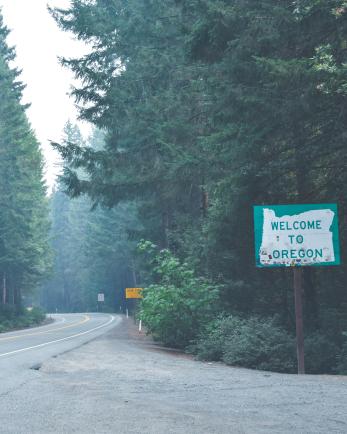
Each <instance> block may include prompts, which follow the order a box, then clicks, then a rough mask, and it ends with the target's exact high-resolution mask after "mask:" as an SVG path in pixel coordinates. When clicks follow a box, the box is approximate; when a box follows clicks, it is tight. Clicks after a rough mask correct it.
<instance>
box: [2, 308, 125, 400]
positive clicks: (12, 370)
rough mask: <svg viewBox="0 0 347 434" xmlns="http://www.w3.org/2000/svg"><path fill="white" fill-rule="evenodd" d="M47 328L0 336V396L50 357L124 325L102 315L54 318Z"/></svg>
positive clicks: (119, 319)
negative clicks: (119, 325)
mask: <svg viewBox="0 0 347 434" xmlns="http://www.w3.org/2000/svg"><path fill="white" fill-rule="evenodd" d="M51 317H52V318H53V319H54V322H53V323H51V324H48V325H45V326H41V327H35V328H31V329H25V330H19V331H14V332H10V333H1V334H0V396H1V395H4V394H6V393H7V392H8V391H10V390H12V389H13V388H15V387H18V385H20V384H21V383H23V382H25V381H26V378H27V376H28V374H29V373H30V368H33V369H38V368H39V367H40V365H41V364H42V363H43V362H45V361H46V360H48V359H49V358H51V357H56V356H57V355H59V354H62V353H65V352H67V351H70V350H72V349H74V348H78V347H79V346H81V345H83V344H84V343H86V342H88V341H90V340H92V339H94V338H96V337H98V336H100V335H102V334H103V333H105V332H107V331H109V330H110V329H111V328H113V327H115V326H116V325H118V324H119V323H120V322H121V318H120V317H116V316H113V315H109V314H102V313H85V314H82V313H81V314H54V315H51Z"/></svg>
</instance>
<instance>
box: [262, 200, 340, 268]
mask: <svg viewBox="0 0 347 434" xmlns="http://www.w3.org/2000/svg"><path fill="white" fill-rule="evenodd" d="M254 230H255V256H256V265H257V267H281V266H282V267H286V266H287V267H289V266H309V265H339V264H340V250H339V237H338V215H337V205H336V204H314V205H269V206H267V205H262V206H255V207H254Z"/></svg>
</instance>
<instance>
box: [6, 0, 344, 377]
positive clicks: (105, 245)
mask: <svg viewBox="0 0 347 434" xmlns="http://www.w3.org/2000/svg"><path fill="white" fill-rule="evenodd" d="M50 12H51V14H52V16H53V17H54V19H55V20H56V23H57V24H58V26H59V27H60V28H61V29H62V30H63V31H65V32H69V33H70V34H71V33H72V34H73V35H74V36H75V37H76V38H77V39H79V40H81V41H84V42H85V43H86V44H87V45H88V47H89V52H88V54H86V55H84V56H83V57H80V58H62V59H61V63H62V64H63V65H64V66H65V67H66V68H69V69H70V70H71V71H72V72H73V73H74V75H75V77H76V78H78V79H79V82H80V85H77V86H76V87H75V88H74V89H73V90H72V97H73V98H74V99H75V101H76V103H77V104H78V107H79V115H80V119H82V120H84V121H87V122H89V123H91V124H92V125H93V128H94V132H93V134H92V136H91V137H90V138H89V139H88V140H83V138H82V136H81V134H80V132H79V130H78V127H76V126H75V125H73V124H71V123H68V124H67V125H66V127H65V131H64V140H62V141H61V143H53V144H52V146H53V147H54V148H55V149H56V150H58V151H59V153H60V155H61V158H62V160H63V161H64V171H63V174H62V176H61V177H60V179H59V182H58V184H57V187H56V189H55V191H54V192H53V194H52V196H51V197H50V211H49V212H50V220H51V228H50V229H49V231H50V232H49V238H50V240H51V241H50V247H47V246H46V242H47V233H48V232H47V231H48V229H47V227H46V221H47V203H46V202H45V199H44V194H43V193H42V185H41V184H40V180H39V179H32V178H30V179H31V181H30V182H32V185H33V187H32V190H31V191H27V190H26V189H24V190H23V191H21V190H20V188H21V181H20V179H21V178H20V176H23V177H25V176H28V175H27V174H26V173H23V174H19V175H13V176H15V179H16V181H15V183H16V186H15V184H14V183H13V184H12V183H10V184H9V186H8V187H5V185H2V186H1V192H0V200H1V201H2V203H4V202H5V201H6V203H8V202H7V200H6V198H7V197H11V198H14V196H13V193H12V190H13V189H15V191H16V192H17V193H16V194H18V195H19V196H20V200H21V201H22V202H18V201H17V200H16V203H17V204H18V206H19V204H21V203H23V205H21V206H23V207H24V208H25V209H28V213H29V214H30V219H31V220H30V222H31V224H30V225H29V226H30V227H28V231H31V232H30V234H29V233H25V234H23V237H26V238H25V239H26V240H27V241H28V243H30V245H32V244H35V246H36V243H37V249H36V248H35V249H30V251H31V253H32V254H33V255H34V253H33V252H35V254H36V255H37V256H35V255H34V257H32V258H30V267H29V266H28V265H27V262H25V263H23V264H22V263H21V262H18V255H17V258H16V261H14V263H12V262H11V258H12V256H11V255H12V252H13V251H16V252H17V251H18V245H17V244H12V243H13V242H14V239H13V238H12V237H11V238H10V241H11V243H10V241H8V244H7V241H6V236H7V235H6V234H7V233H10V232H9V230H7V229H4V228H5V227H6V224H8V225H9V224H13V225H15V224H19V222H17V221H16V220H15V218H16V213H15V211H14V209H11V213H14V215H12V214H11V218H10V219H9V222H8V223H5V220H6V213H5V210H6V207H1V215H0V218H1V220H2V221H3V223H2V224H1V225H0V229H1V233H0V240H1V243H2V244H3V245H5V246H8V247H5V248H3V249H2V250H1V252H2V256H1V262H0V270H1V273H2V274H3V275H5V274H6V276H9V277H8V279H10V276H13V275H15V276H16V278H18V279H19V278H22V279H23V282H20V283H18V284H17V283H16V282H13V283H11V284H12V285H13V286H12V287H13V288H15V289H12V291H14V294H15V293H16V291H17V290H18V288H20V287H23V291H24V289H25V291H27V292H28V293H30V288H31V287H32V286H33V285H34V286H35V285H36V286H37V287H38V288H41V289H40V295H39V298H40V302H41V304H42V305H43V306H44V307H45V308H46V309H47V310H49V311H52V310H53V311H54V310H58V311H71V312H72V311H85V310H95V309H97V308H99V306H97V294H98V293H99V292H103V293H105V303H104V305H103V306H102V308H103V309H104V310H110V311H116V312H119V311H120V310H122V311H124V309H125V307H126V302H125V300H124V289H125V288H126V287H128V286H131V287H132V286H141V287H143V288H144V290H143V295H144V298H143V300H142V301H141V302H140V303H139V304H138V305H137V306H136V309H135V305H129V307H130V308H131V309H132V310H133V311H134V314H135V315H136V316H137V317H138V318H139V319H142V321H143V323H144V324H145V326H146V329H147V331H148V332H149V333H150V334H151V335H152V336H153V337H154V338H155V339H157V340H159V341H161V342H162V343H164V344H165V345H167V346H171V347H176V348H180V349H184V350H186V351H188V352H190V353H193V354H195V355H196V357H198V358H200V359H204V360H222V361H224V362H225V363H228V364H231V365H236V366H245V367H250V368H256V369H268V370H275V371H279V372H295V371H296V354H295V315H294V294H293V276H292V274H293V273H292V270H290V269H288V268H286V267H283V268H276V269H275V268H271V269H270V268H269V269H259V268H257V267H256V263H255V254H254V249H255V246H254V224H253V206H254V205H263V204H272V205H277V204H318V203H334V204H335V203H336V204H337V205H338V210H339V222H340V227H339V236H340V248H341V265H339V266H335V267H333V266H332V267H302V268H303V295H304V330H305V352H306V367H307V372H309V373H333V374H337V373H340V374H346V373H347V292H346V287H347V273H346V272H347V269H346V263H345V257H346V248H345V246H346V231H345V229H344V224H345V223H346V222H347V214H346V211H347V197H346V181H347V179H346V178H347V171H346V163H347V153H346V145H347V131H346V121H347V104H346V97H347V68H346V58H347V19H346V18H347V2H345V1H342V0H331V1H327V0H296V1H292V2H281V1H278V0H260V1H254V0H218V1H216V0H187V1H182V0H160V1H159V0H94V1H91V0H73V1H72V2H71V6H70V7H69V8H68V9H59V8H55V9H54V8H53V9H51V10H50ZM3 32H4V30H3ZM2 37H3V38H4V35H3V36H2ZM1 55H2V58H3V59H4V67H2V69H4V68H5V72H4V78H2V75H1V80H2V81H4V80H5V81H6V86H8V89H11V88H13V87H15V92H12V93H11V92H10V93H11V95H12V97H11V98H10V97H9V96H7V99H8V104H11V107H12V105H13V109H12V110H13V111H14V112H15V114H16V115H15V116H13V115H12V116H11V119H10V121H9V123H8V127H7V128H8V130H9V131H10V132H6V131H4V132H3V131H1V134H0V140H3V137H5V134H13V131H14V130H15V129H16V130H17V129H18V128H20V131H21V134H20V137H21V143H22V145H20V146H19V145H18V147H17V152H19V151H18V149H20V152H22V153H25V152H27V153H30V158H31V159H32V160H29V161H32V162H31V164H32V165H34V164H36V165H37V166H38V167H40V164H42V163H41V162H40V158H39V156H38V154H37V146H36V145H35V140H34V138H33V137H32V136H31V133H30V130H28V129H27V128H28V127H27V124H26V123H25V119H24V118H23V115H22V114H21V113H23V110H24V109H23V108H21V107H20V104H19V100H20V87H18V84H16V81H15V80H16V79H15V77H16V72H15V71H13V70H9V69H8V67H6V56H10V55H11V54H10V52H9V53H6V52H4V49H2V52H1ZM6 68H7V69H6ZM1 74H2V72H1ZM6 77H7V78H6ZM0 92H3V86H1V89H0ZM8 92H9V90H8ZM2 98H4V96H2ZM12 100H13V101H12ZM17 112H18V114H17ZM8 113H9V111H8V110H4V112H3V107H2V108H1V112H0V116H1V117H2V116H8ZM1 120H2V118H1ZM15 120H16V121H15ZM14 122H16V123H15V124H14ZM2 125H3V122H0V128H1V129H2V128H3V126H2ZM16 137H17V136H16ZM5 143H7V142H2V143H1V147H0V149H1V150H2V151H1V152H6V155H11V154H10V152H13V149H12V148H11V149H9V150H7V148H6V145H5ZM35 146H36V147H35ZM35 149H36V151H35ZM35 152H36V153H35ZM31 153H34V155H31ZM9 158H14V160H13V161H17V160H16V159H17V158H20V157H19V156H15V155H14V156H13V157H12V156H11V157H9ZM25 161H28V157H25ZM0 164H1V168H0V170H2V171H3V173H4V174H3V175H2V176H3V179H7V180H8V179H9V177H10V176H11V170H13V164H11V165H10V169H9V168H8V167H7V169H6V167H5V166H6V164H5V162H4V160H3V159H1V162H0ZM2 166H4V167H3V168H2ZM6 170H7V172H6ZM16 170H17V169H16ZM18 170H19V171H20V170H23V171H24V172H25V170H24V169H23V168H20V169H19V168H18ZM38 170H39V169H38ZM27 185H28V184H27V183H26V188H27ZM6 188H8V189H12V190H11V191H9V190H6ZM23 188H24V187H23ZM29 198H30V199H29ZM13 200H14V199H13ZM30 200H34V201H35V203H39V204H40V206H39V207H37V206H35V213H34V212H33V209H32V208H30V206H31V204H30ZM30 210H31V211H30ZM17 217H18V218H22V217H21V216H20V217H19V216H17ZM42 221H43V222H44V223H42ZM27 222H28V221H27ZM40 231H41V233H40ZM42 231H43V232H44V233H42ZM17 235H18V236H19V234H17ZM21 235H22V234H21ZM18 242H20V241H19V240H18ZM24 245H25V244H23V243H21V249H23V248H24V247H23V246H24ZM46 248H48V250H51V251H52V252H53V254H52V258H51V265H50V267H51V268H52V270H51V273H50V276H51V277H50V278H49V279H46V281H44V282H43V280H42V281H41V282H43V283H41V285H38V283H39V282H38V279H39V278H40V279H41V278H42V276H43V274H44V271H45V270H44V268H45V267H43V265H42V264H41V261H42V258H43V257H44V254H43V252H44V251H45V250H44V249H46ZM6 249H7V250H6ZM13 249H14V250H13ZM3 252H6V257H5V256H4V253H3ZM20 257H21V256H20V255H19V258H20ZM45 257H47V256H45ZM48 262H49V261H48ZM46 265H47V261H46ZM11 267H13V269H14V268H16V270H17V269H19V270H26V271H25V273H24V271H23V273H24V274H23V276H22V275H21V273H19V274H18V273H17V272H14V271H12V268H11ZM26 267H29V268H26ZM11 273H12V274H11ZM10 282H12V281H11V280H9V284H10Z"/></svg>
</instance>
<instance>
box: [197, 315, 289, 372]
mask: <svg viewBox="0 0 347 434" xmlns="http://www.w3.org/2000/svg"><path fill="white" fill-rule="evenodd" d="M205 330H206V332H207V334H202V335H200V337H199V339H198V341H197V343H196V345H195V348H194V349H195V353H196V354H197V356H198V358H200V359H205V360H222V361H223V362H225V363H227V364H229V365H233V366H243V367H246V368H253V369H262V370H271V371H276V372H295V369H296V357H295V339H294V338H293V337H291V336H290V335H289V334H288V333H287V332H286V331H285V330H284V329H282V328H281V327H279V326H278V325H277V324H276V321H275V320H274V319H263V318H259V317H251V318H248V319H241V318H238V317H235V316H228V317H225V318H219V319H218V320H216V321H214V322H213V323H211V324H210V325H209V326H208V327H206V329H205Z"/></svg>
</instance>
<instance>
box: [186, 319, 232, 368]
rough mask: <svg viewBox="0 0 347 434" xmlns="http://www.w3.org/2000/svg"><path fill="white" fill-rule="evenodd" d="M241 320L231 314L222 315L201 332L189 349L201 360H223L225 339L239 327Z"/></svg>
mask: <svg viewBox="0 0 347 434" xmlns="http://www.w3.org/2000/svg"><path fill="white" fill-rule="evenodd" d="M239 322H240V319H239V318H237V317H235V316H231V315H230V316H227V317H225V316H220V317H219V318H217V319H216V320H214V321H211V322H210V323H208V324H207V325H206V326H205V327H204V328H203V330H202V331H201V332H200V334H199V337H198V339H197V340H196V342H195V343H194V344H192V345H191V346H190V347H189V351H190V352H192V353H193V354H195V355H196V356H197V358H198V359H199V360H210V361H220V360H222V359H223V355H224V346H225V340H226V338H227V336H230V335H231V334H232V333H233V332H234V330H235V329H237V327H238V325H239Z"/></svg>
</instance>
